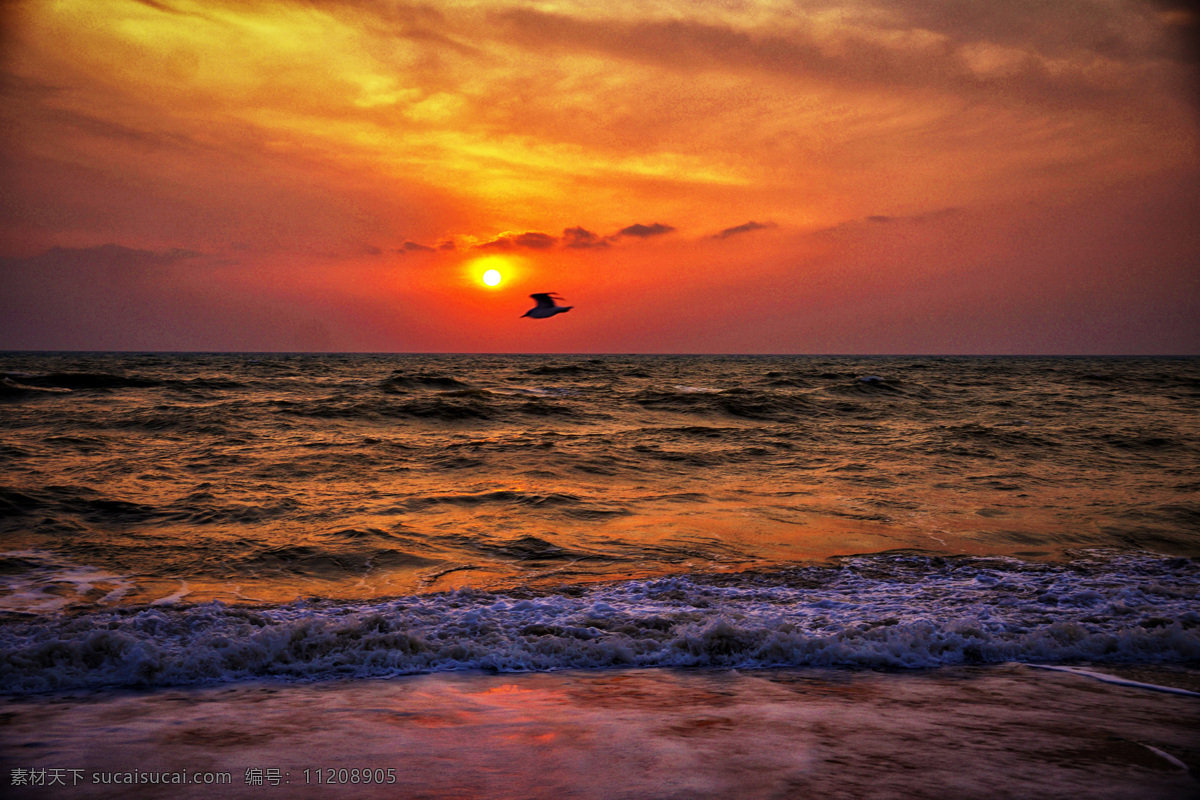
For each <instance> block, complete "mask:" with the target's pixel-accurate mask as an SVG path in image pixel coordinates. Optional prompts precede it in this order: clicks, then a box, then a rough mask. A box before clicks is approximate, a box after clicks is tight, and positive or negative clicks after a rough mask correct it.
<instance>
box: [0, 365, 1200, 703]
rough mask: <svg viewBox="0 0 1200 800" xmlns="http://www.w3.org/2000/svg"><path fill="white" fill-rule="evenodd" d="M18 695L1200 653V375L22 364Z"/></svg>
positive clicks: (15, 468)
mask: <svg viewBox="0 0 1200 800" xmlns="http://www.w3.org/2000/svg"><path fill="white" fill-rule="evenodd" d="M0 372H2V373H3V377H2V379H0V463H2V464H3V467H2V469H0V536H2V538H0V551H2V552H0V686H2V687H3V690H4V692H5V693H7V694H8V695H10V696H14V697H15V696H25V695H31V694H35V693H44V692H55V691H62V690H86V691H101V690H109V689H112V688H114V687H115V688H121V687H142V688H147V687H148V688H163V687H178V686H189V685H199V684H203V685H217V686H221V685H235V684H236V685H241V684H243V683H246V682H252V681H259V680H263V679H268V680H281V681H307V682H312V681H317V682H320V681H330V680H335V679H345V678H353V679H366V678H386V677H392V676H399V675H407V674H413V673H446V672H452V671H454V672H458V671H463V670H480V669H482V670H488V671H492V672H502V673H506V672H513V673H518V672H525V671H539V672H540V671H553V670H568V669H571V670H578V669H586V670H609V669H612V668H643V669H647V668H648V669H659V668H669V667H718V668H734V669H748V668H811V667H821V668H839V669H844V668H850V669H857V670H862V669H877V668H937V667H957V666H960V665H988V664H1007V663H1012V662H1018V663H1025V664H1037V665H1048V666H1061V665H1079V664H1086V665H1093V666H1094V665H1110V666H1113V667H1125V668H1128V667H1131V666H1137V665H1159V666H1168V667H1169V666H1176V667H1181V668H1183V667H1194V666H1195V665H1196V663H1197V662H1200V598H1198V592H1200V562H1198V561H1197V557H1198V556H1200V359H1195V358H977V357H969V358H968V357H964V358H943V357H872V358H860V357H824V356H803V357H801V356H792V357H784V356H778V357H733V356H729V357H720V356H600V357H591V356H579V357H573V356H498V355H480V356H471V355H428V356H427V355H277V354H187V355H181V354H28V353H8V354H2V355H0Z"/></svg>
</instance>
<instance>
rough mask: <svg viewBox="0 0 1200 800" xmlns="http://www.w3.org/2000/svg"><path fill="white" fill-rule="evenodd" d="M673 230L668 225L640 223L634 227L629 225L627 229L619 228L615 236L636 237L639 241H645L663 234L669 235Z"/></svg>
mask: <svg viewBox="0 0 1200 800" xmlns="http://www.w3.org/2000/svg"><path fill="white" fill-rule="evenodd" d="M673 230H675V229H674V228H673V227H671V226H670V225H663V224H662V223H660V222H656V223H654V224H653V225H642V224H641V223H638V224H636V225H630V226H629V227H628V228H621V230H620V231H619V232H618V233H617V235H618V236H636V237H637V238H639V239H645V238H647V237H650V236H661V235H663V234H664V233H670V232H671V231H673Z"/></svg>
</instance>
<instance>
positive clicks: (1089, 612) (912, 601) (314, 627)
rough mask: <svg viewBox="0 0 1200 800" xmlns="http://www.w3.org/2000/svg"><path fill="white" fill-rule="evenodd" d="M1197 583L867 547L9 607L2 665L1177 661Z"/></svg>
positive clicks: (84, 679)
mask: <svg viewBox="0 0 1200 800" xmlns="http://www.w3.org/2000/svg"><path fill="white" fill-rule="evenodd" d="M1198 592H1200V570H1198V569H1197V565H1196V564H1194V563H1193V562H1192V561H1190V560H1187V559H1167V558H1163V557H1161V556H1151V555H1123V556H1116V557H1109V558H1099V557H1097V558H1091V559H1089V558H1083V559H1081V560H1078V561H1076V562H1073V563H1072V564H1071V565H1069V566H1062V565H1048V564H1027V563H1022V562H1019V561H1015V560H1010V559H986V560H981V559H947V560H942V559H930V558H926V557H918V556H911V555H906V556H895V555H893V556H886V555H885V556H872V557H861V558H853V559H846V560H843V561H842V562H841V563H840V564H836V565H833V566H821V567H811V568H804V569H797V570H793V571H790V572H788V573H786V574H782V575H767V576H764V575H753V574H748V575H738V576H717V577H710V578H705V577H703V576H690V577H689V576H677V577H669V578H662V579H658V580H643V581H624V582H620V583H614V584H608V585H601V586H597V587H594V588H590V589H583V588H573V589H572V588H566V589H564V590H562V591H559V592H554V593H534V592H512V593H507V594H506V593H486V592H477V591H470V590H464V591H459V592H452V593H445V594H436V595H420V596H411V597H400V598H394V599H389V600H386V601H375V602H363V603H332V602H327V601H314V600H309V601H297V602H294V603H290V604H287V605H282V606H274V607H267V608H247V607H237V606H226V605H223V604H221V603H219V602H213V603H207V604H203V605H195V606H190V607H179V608H171V607H165V606H151V607H140V608H131V609H121V610H106V611H96V612H92V613H85V614H75V615H67V614H63V615H58V616H52V617H50V618H44V619H30V618H15V619H10V620H8V621H7V623H6V624H5V625H4V626H3V627H0V653H2V655H0V681H2V682H3V685H4V686H6V687H8V689H9V690H10V691H18V692H21V691H25V692H28V691H45V690H54V689H64V688H74V687H87V686H100V685H169V684H188V683H198V682H218V681H235V680H243V679H250V678H259V677H282V678H295V679H323V678H331V677H339V676H362V677H366V676H385V675H399V674H408V673H417V672H436V671H444V670H458V669H492V670H498V671H526V670H554V669H566V668H597V667H619V666H718V667H740V668H754V667H770V666H809V665H811V666H848V667H876V668H915V667H933V666H940V665H951V664H963V663H999V662H1006V661H1023V662H1035V663H1064V662H1066V663H1070V662H1081V661H1085V662H1099V663H1172V662H1174V663H1178V662H1186V661H1195V660H1200V612H1198V605H1197V594H1198Z"/></svg>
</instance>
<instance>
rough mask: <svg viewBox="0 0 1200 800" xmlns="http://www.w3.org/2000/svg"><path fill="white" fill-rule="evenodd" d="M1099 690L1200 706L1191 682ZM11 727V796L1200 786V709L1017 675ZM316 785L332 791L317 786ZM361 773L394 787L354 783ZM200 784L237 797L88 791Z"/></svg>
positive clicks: (701, 793) (600, 681)
mask: <svg viewBox="0 0 1200 800" xmlns="http://www.w3.org/2000/svg"><path fill="white" fill-rule="evenodd" d="M1105 670H1106V671H1107V672H1109V673H1112V674H1118V673H1120V674H1122V675H1124V676H1127V677H1128V678H1130V679H1135V680H1138V681H1139V682H1141V683H1154V682H1156V681H1157V682H1158V684H1159V685H1160V686H1161V685H1166V683H1167V682H1169V683H1171V684H1175V685H1176V686H1177V687H1178V688H1184V689H1189V690H1194V689H1195V688H1197V687H1200V668H1198V667H1197V666H1195V665H1188V666H1180V665H1173V666H1138V667H1127V668H1124V669H1117V670H1113V669H1109V668H1105ZM0 711H2V712H3V714H4V719H5V720H6V724H4V725H3V727H0V741H3V744H4V747H3V752H4V756H3V764H2V766H3V771H2V773H0V774H2V779H3V781H4V783H5V784H6V785H7V786H8V788H9V789H10V791H12V794H10V795H9V796H14V797H72V798H75V797H79V798H93V797H117V796H129V795H130V794H131V792H130V790H131V788H132V789H133V792H132V794H133V796H137V797H148V798H149V797H211V796H212V793H213V792H214V791H219V792H220V794H221V796H223V797H227V796H232V797H252V796H253V797H261V796H262V795H263V793H264V792H267V793H268V794H269V793H271V792H276V791H283V792H286V793H287V794H288V796H292V797H314V798H315V797H324V796H328V794H329V792H331V791H338V792H341V793H349V792H351V791H352V792H353V796H356V797H396V796H403V797H421V798H430V800H434V799H435V798H437V799H440V798H457V797H489V798H491V797H495V798H538V797H546V798H550V797H581V798H630V799H631V800H632V798H675V797H679V798H682V797H689V798H709V797H711V798H718V797H732V796H737V797H747V798H760V797H761V798H769V797H779V796H819V797H847V798H849V797H856V798H859V797H881V798H882V797H892V798H931V800H932V798H939V797H945V796H946V795H947V793H949V794H950V795H952V796H955V797H963V798H976V797H978V798H981V800H982V798H988V799H989V800H994V799H995V798H1005V797H1011V798H1021V797H1031V796H1039V797H1064V798H1065V797H1089V798H1184V797H1192V796H1194V795H1195V793H1196V791H1197V789H1198V788H1200V783H1198V781H1197V776H1200V748H1197V747H1196V746H1195V744H1194V731H1195V730H1196V729H1197V728H1200V697H1194V696H1189V695H1183V694H1178V693H1175V694H1169V693H1164V692H1161V691H1147V689H1146V688H1141V687H1137V686H1131V685H1128V684H1114V683H1110V682H1102V681H1100V680H1094V679H1093V678H1091V677H1088V676H1085V675H1080V674H1078V673H1071V672H1060V671H1051V670H1043V669H1035V668H1032V667H1029V666H1025V665H1020V664H1002V665H994V666H970V667H961V666H960V667H942V668H938V669H924V670H912V671H886V672H879V671H874V670H847V669H821V668H808V669H791V668H789V669H763V670H720V669H667V668H663V669H643V668H631V669H620V670H586V671H584V670H569V671H560V672H537V673H518V674H512V673H509V674H501V675H495V674H485V673H481V672H446V673H437V674H431V675H417V676H406V677H401V678H391V679H367V680H331V681H321V682H312V683H278V682H270V681H255V682H249V683H241V684H225V685H214V686H203V687H192V688H162V689H154V690H140V691H139V690H127V689H123V690H99V691H93V692H66V693H61V694H59V695H43V696H39V697H23V698H11V697H9V698H4V699H3V700H2V701H0ZM39 768H40V769H52V770H64V771H65V770H81V771H82V772H81V773H79V776H80V777H81V778H82V780H80V781H79V782H78V783H76V785H73V786H72V785H66V786H54V787H36V788H35V787H21V786H12V785H11V779H12V776H13V774H14V773H13V770H30V769H39ZM318 768H319V769H321V770H322V771H323V772H322V776H326V775H328V776H330V777H331V779H332V783H331V782H330V781H324V780H323V781H322V782H321V783H317V782H316V778H315V775H316V773H315V772H314V770H316V769H318ZM305 769H308V770H309V773H308V777H307V782H306V778H305V774H304V770H305ZM329 769H332V770H333V772H332V773H327V772H324V770H329ZM343 769H345V770H347V772H346V774H345V776H343V777H344V778H345V780H341V778H339V776H340V775H341V772H340V771H341V770H343ZM353 769H359V770H360V771H361V770H364V769H368V770H371V772H372V775H378V776H380V777H381V778H382V779H383V782H381V783H374V782H372V783H363V782H362V780H361V778H360V779H359V783H357V784H351V782H350V776H351V774H352V773H351V772H350V770H353ZM389 769H390V770H393V771H394V772H392V773H391V777H393V778H394V781H391V780H389V774H388V773H387V772H386V770H389ZM276 770H277V771H278V772H275V771H276ZM379 770H384V772H378V771H379ZM197 772H212V773H228V774H229V775H230V782H229V783H228V784H227V785H221V786H220V787H219V789H214V787H213V786H206V785H185V786H178V785H174V786H162V785H152V784H150V783H149V782H148V781H146V780H142V781H135V782H136V784H137V785H136V786H134V787H131V786H130V785H128V784H122V785H117V784H115V783H112V784H104V783H93V782H92V778H93V777H96V776H99V777H101V778H103V777H104V776H106V775H114V774H123V775H133V776H135V778H136V777H137V776H139V775H141V776H142V777H147V776H149V775H150V774H151V773H157V774H159V775H161V774H162V773H166V774H169V775H174V774H178V773H188V774H189V775H190V774H194V773H197ZM361 774H362V773H361V772H360V775H361ZM62 777H64V778H65V779H66V780H67V781H70V779H71V778H72V777H76V773H73V772H64V773H63V775H62ZM273 777H274V778H278V781H279V784H278V786H274V785H273V784H272V783H271V780H272V778H273ZM259 778H261V779H262V781H264V782H260V783H256V782H254V781H256V780H258V779H259ZM247 781H250V782H249V783H248V782H247ZM333 784H337V785H333Z"/></svg>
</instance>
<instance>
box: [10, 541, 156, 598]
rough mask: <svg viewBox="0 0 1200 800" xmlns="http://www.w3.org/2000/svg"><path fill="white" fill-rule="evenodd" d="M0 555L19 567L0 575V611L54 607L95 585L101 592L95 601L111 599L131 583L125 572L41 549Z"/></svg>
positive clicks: (86, 595) (82, 595)
mask: <svg viewBox="0 0 1200 800" xmlns="http://www.w3.org/2000/svg"><path fill="white" fill-rule="evenodd" d="M0 558H2V559H5V560H10V561H16V562H18V563H20V565H21V567H22V569H20V570H19V571H15V572H13V573H11V574H7V575H0V593H2V594H0V611H26V612H35V613H47V612H51V611H58V610H59V609H61V608H63V607H64V606H67V605H70V604H71V603H74V602H78V601H80V600H83V599H85V598H89V595H91V594H93V593H94V592H95V591H96V590H97V589H99V590H101V591H104V592H105V594H104V595H103V596H101V597H99V598H98V599H96V601H97V602H99V603H101V604H104V603H115V602H117V601H119V600H120V599H121V598H122V597H124V596H125V595H126V594H127V593H128V592H129V591H130V590H131V589H132V588H133V587H134V583H133V581H132V580H130V579H129V578H128V577H127V576H124V575H119V574H117V573H113V572H109V571H108V570H104V569H100V568H98V567H93V566H88V565H83V564H76V563H74V562H72V561H70V560H68V559H64V558H62V557H60V556H56V555H54V554H53V553H49V552H46V551H44V550H15V551H14V550H10V551H7V552H3V553H0Z"/></svg>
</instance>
